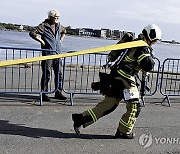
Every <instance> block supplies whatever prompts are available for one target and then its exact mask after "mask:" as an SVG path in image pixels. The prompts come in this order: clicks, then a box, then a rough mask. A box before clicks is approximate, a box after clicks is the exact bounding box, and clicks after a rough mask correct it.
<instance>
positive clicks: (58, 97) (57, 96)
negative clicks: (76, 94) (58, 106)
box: [55, 93, 67, 100]
mask: <svg viewBox="0 0 180 154" xmlns="http://www.w3.org/2000/svg"><path fill="white" fill-rule="evenodd" d="M55 98H56V99H59V100H66V99H67V97H65V96H64V95H63V94H61V93H55Z"/></svg>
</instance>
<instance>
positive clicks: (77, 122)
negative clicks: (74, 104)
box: [72, 114, 83, 135]
mask: <svg viewBox="0 0 180 154" xmlns="http://www.w3.org/2000/svg"><path fill="white" fill-rule="evenodd" d="M72 120H73V121H74V124H73V127H74V131H75V132H76V134H77V135H80V130H79V129H80V127H81V125H83V115H82V114H72Z"/></svg>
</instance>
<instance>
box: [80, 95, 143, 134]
mask: <svg viewBox="0 0 180 154" xmlns="http://www.w3.org/2000/svg"><path fill="white" fill-rule="evenodd" d="M120 101H121V98H114V97H109V96H106V97H105V98H104V99H103V100H102V101H101V102H99V103H98V104H97V105H96V106H95V107H94V108H92V109H89V110H87V111H84V112H83V113H82V115H83V117H85V116H89V117H91V118H88V119H90V120H88V121H87V122H86V123H84V124H83V127H84V128H85V127H87V126H88V125H90V124H92V123H94V122H96V121H97V120H98V119H99V118H101V117H103V116H105V115H107V114H109V113H111V112H113V111H114V110H115V109H116V108H117V106H118V104H119V102H120ZM126 109H127V111H126V113H124V114H123V115H122V117H121V119H120V121H119V126H118V128H117V129H118V130H119V131H120V132H122V133H124V134H130V133H131V132H132V130H133V127H134V124H135V121H136V118H137V117H138V115H139V113H140V103H139V101H126Z"/></svg>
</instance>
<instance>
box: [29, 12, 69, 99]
mask: <svg viewBox="0 0 180 154" xmlns="http://www.w3.org/2000/svg"><path fill="white" fill-rule="evenodd" d="M59 15H60V14H59V12H58V11H57V10H51V11H49V12H48V18H47V19H45V20H44V21H43V22H42V23H40V24H39V25H38V26H37V27H35V29H34V30H32V31H31V32H30V33H29V35H30V37H32V38H33V39H35V40H36V41H38V42H40V43H41V48H42V49H50V50H55V51H56V52H58V53H60V47H61V42H62V41H63V39H64V37H65V33H66V30H65V28H64V27H63V26H62V25H61V24H60V22H59V21H58V19H59ZM39 35H40V36H41V37H40V36H39ZM52 54H56V53H54V52H48V51H45V52H42V55H43V56H46V55H52ZM41 67H42V78H41V90H42V92H47V91H48V82H49V79H50V69H51V67H53V70H54V75H55V89H57V91H56V92H55V98H56V99H60V100H65V99H67V98H66V97H65V96H63V95H62V93H61V92H62V88H61V81H62V73H61V60H60V59H54V60H44V61H42V63H41ZM42 100H43V101H50V99H49V97H48V96H47V95H46V94H45V93H43V94H42Z"/></svg>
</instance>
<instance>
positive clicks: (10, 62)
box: [0, 40, 148, 67]
mask: <svg viewBox="0 0 180 154" xmlns="http://www.w3.org/2000/svg"><path fill="white" fill-rule="evenodd" d="M140 46H148V45H147V44H146V43H145V42H144V41H142V40H140V41H132V42H127V43H121V44H116V45H110V46H105V47H100V48H93V49H88V50H81V51H77V52H71V53H64V54H57V55H49V56H40V57H33V58H25V59H15V60H4V61H0V67H2V66H9V65H17V64H23V63H31V62H36V61H42V60H50V59H57V58H64V57H71V56H77V55H83V54H89V53H97V52H104V51H110V50H121V49H127V48H134V47H140Z"/></svg>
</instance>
